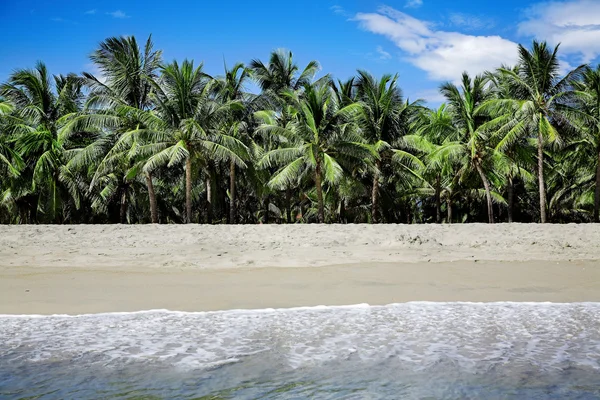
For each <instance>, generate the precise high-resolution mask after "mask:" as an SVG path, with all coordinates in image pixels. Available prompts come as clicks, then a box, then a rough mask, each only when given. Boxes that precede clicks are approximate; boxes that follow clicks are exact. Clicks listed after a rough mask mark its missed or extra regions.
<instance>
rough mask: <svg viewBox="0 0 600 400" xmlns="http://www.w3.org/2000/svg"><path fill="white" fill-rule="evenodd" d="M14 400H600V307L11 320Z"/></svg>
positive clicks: (0, 382)
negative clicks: (113, 399)
mask: <svg viewBox="0 0 600 400" xmlns="http://www.w3.org/2000/svg"><path fill="white" fill-rule="evenodd" d="M0 398H2V399H104V398H107V399H108V398H111V399H112V398H118V399H598V398H600V303H576V304H553V303H421V302H419V303H405V304H393V305H388V306H368V305H356V306H348V307H311V308H296V309H282V310H256V311H235V310H234V311H222V312H208V313H182V312H171V311H164V310H157V311H146V312H137V313H115V314H91V315H81V316H8V315H3V316H0Z"/></svg>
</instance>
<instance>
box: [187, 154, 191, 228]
mask: <svg viewBox="0 0 600 400" xmlns="http://www.w3.org/2000/svg"><path fill="white" fill-rule="evenodd" d="M185 222H186V223H187V224H191V223H192V159H191V158H190V157H188V158H187V160H185Z"/></svg>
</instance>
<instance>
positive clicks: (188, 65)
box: [0, 37, 600, 224]
mask: <svg viewBox="0 0 600 400" xmlns="http://www.w3.org/2000/svg"><path fill="white" fill-rule="evenodd" d="M557 51H558V47H556V48H550V47H548V46H547V45H546V43H539V42H534V43H533V45H532V47H531V48H525V47H523V46H519V55H520V57H519V63H518V64H517V65H515V66H510V67H509V66H500V67H499V68H498V69H497V70H495V71H489V72H486V73H484V74H482V75H479V76H469V75H468V74H466V73H465V74H463V76H462V78H461V80H460V84H459V85H456V84H454V83H445V84H443V85H442V86H441V87H440V91H441V94H442V95H443V96H444V98H445V99H446V102H445V104H443V105H442V106H441V107H439V108H437V109H428V108H426V107H425V106H424V105H423V103H422V102H421V101H414V102H410V101H408V100H406V99H405V98H404V97H403V94H402V91H401V89H400V88H399V87H398V83H397V80H398V77H397V76H392V75H384V76H382V77H374V76H372V75H371V74H369V73H368V72H366V71H362V70H359V71H358V72H357V74H356V76H354V77H352V78H350V79H348V80H346V81H339V80H333V79H332V78H331V77H330V76H329V75H325V76H322V77H320V78H318V79H317V78H316V75H317V73H318V72H319V69H320V67H319V64H318V63H317V62H316V61H312V62H310V63H309V64H308V65H306V66H305V67H303V68H302V67H299V66H298V65H297V64H296V63H295V62H294V60H293V56H292V53H291V52H287V51H283V50H277V51H274V52H273V53H272V54H271V56H270V58H269V60H268V61H267V62H263V61H261V60H252V61H251V62H250V63H249V64H247V65H245V64H241V63H239V64H235V65H234V66H232V67H231V68H228V67H225V70H224V71H223V75H222V76H218V77H212V76H209V75H208V74H206V73H205V72H204V71H203V69H202V64H195V63H194V62H193V61H190V60H184V61H182V62H177V61H173V62H171V63H166V62H164V60H163V59H162V55H161V51H157V50H155V49H154V48H153V44H152V41H151V39H150V38H148V40H147V41H146V42H145V43H143V44H141V45H140V44H138V42H137V41H136V39H135V38H134V37H122V38H109V39H106V40H105V41H104V42H102V43H100V45H99V47H98V49H97V50H95V51H94V53H93V54H92V55H91V61H92V62H93V63H94V64H95V66H96V67H97V69H98V70H99V71H100V74H99V76H94V75H93V74H89V73H83V74H82V75H76V74H69V75H66V76H63V75H54V76H53V75H50V73H49V72H48V70H47V69H46V66H45V65H44V64H43V63H38V64H37V65H36V66H35V67H34V68H33V69H22V70H16V71H15V72H14V73H13V74H12V75H11V76H10V77H9V78H8V80H7V82H5V83H3V84H2V85H1V86H0V223H150V222H153V223H186V222H193V223H197V222H206V223H232V224H234V223H296V222H336V223H357V222H400V223H423V222H438V223H441V222H445V223H453V222H490V223H493V222H512V221H519V222H547V221H549V222H585V221H596V222H597V221H598V218H599V215H598V214H599V208H600V163H599V158H600V66H599V67H596V68H592V67H590V66H587V65H584V66H580V67H578V68H576V69H574V70H573V71H571V72H569V73H568V74H566V75H564V76H562V75H561V74H560V72H559V70H560V68H559V62H558V58H557ZM250 82H254V83H255V84H257V85H258V86H259V87H260V93H258V94H253V93H250V92H248V91H247V89H246V88H247V86H248V84H249V83H250Z"/></svg>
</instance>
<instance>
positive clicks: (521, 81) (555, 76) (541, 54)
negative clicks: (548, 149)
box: [490, 41, 584, 223]
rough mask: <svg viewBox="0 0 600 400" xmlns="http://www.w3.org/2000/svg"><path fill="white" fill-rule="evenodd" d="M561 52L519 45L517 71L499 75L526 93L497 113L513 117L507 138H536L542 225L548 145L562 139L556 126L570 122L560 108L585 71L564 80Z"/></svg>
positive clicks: (538, 44)
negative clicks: (558, 123) (530, 136)
mask: <svg viewBox="0 0 600 400" xmlns="http://www.w3.org/2000/svg"><path fill="white" fill-rule="evenodd" d="M558 48H559V46H556V47H554V49H550V48H549V47H548V45H547V44H546V42H537V41H534V42H533V45H532V47H531V50H529V49H527V48H525V47H523V46H522V45H519V63H518V66H517V70H516V71H515V70H512V69H508V68H500V70H499V71H500V72H501V73H502V74H504V75H505V76H506V77H507V79H509V81H510V83H511V85H512V86H513V87H515V88H517V90H518V91H519V92H520V93H522V95H521V96H522V97H518V98H512V99H499V100H494V101H493V102H492V105H493V106H494V107H496V110H495V113H504V114H505V115H510V116H511V117H512V122H511V123H507V124H505V125H504V126H505V128H504V129H503V130H504V133H505V134H507V135H509V136H510V137H512V138H515V140H516V139H517V138H520V137H522V136H524V135H527V134H529V133H533V134H535V137H536V140H537V162H538V166H537V175H538V187H539V201H540V222H541V223H545V222H546V221H547V202H546V189H545V181H544V147H545V145H546V143H549V142H554V141H556V140H558V139H559V134H558V131H557V129H556V127H555V126H554V122H556V121H562V122H564V123H567V122H568V120H567V119H566V118H565V116H564V115H563V114H562V113H561V112H560V108H559V107H557V104H559V103H560V101H561V99H562V98H564V97H566V96H567V95H568V94H569V92H570V87H569V85H570V84H571V82H572V81H573V80H574V79H575V78H576V77H577V76H578V75H580V74H581V72H582V71H583V69H584V66H579V67H577V68H575V69H574V70H573V71H571V72H569V73H568V74H567V75H566V76H564V77H561V76H560V65H559V60H558ZM490 109H491V108H490Z"/></svg>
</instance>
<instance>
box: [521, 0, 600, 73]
mask: <svg viewBox="0 0 600 400" xmlns="http://www.w3.org/2000/svg"><path fill="white" fill-rule="evenodd" d="M526 16H527V19H526V20H525V21H523V22H521V23H520V24H519V33H520V34H521V35H527V36H533V37H535V38H536V39H538V40H547V41H548V42H550V43H552V44H554V45H556V44H558V43H560V44H561V47H560V48H561V52H562V53H566V54H577V55H579V56H581V59H582V61H583V62H586V63H587V62H590V61H591V60H593V59H594V58H596V57H597V56H599V55H600V40H598V38H599V37H600V1H597V0H568V1H553V2H546V3H539V4H536V5H534V6H532V7H531V8H529V9H528V10H527V12H526Z"/></svg>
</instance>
